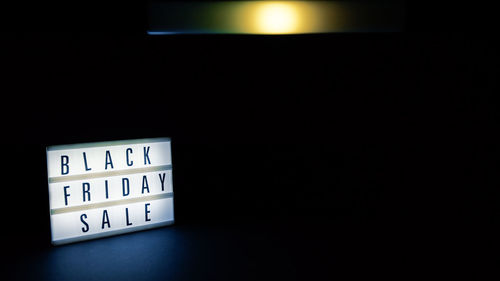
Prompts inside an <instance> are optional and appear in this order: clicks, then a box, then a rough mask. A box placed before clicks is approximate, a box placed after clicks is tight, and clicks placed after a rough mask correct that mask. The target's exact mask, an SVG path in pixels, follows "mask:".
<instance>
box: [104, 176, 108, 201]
mask: <svg viewBox="0 0 500 281" xmlns="http://www.w3.org/2000/svg"><path fill="white" fill-rule="evenodd" d="M104 187H105V188H106V199H108V198H109V196H108V180H104Z"/></svg>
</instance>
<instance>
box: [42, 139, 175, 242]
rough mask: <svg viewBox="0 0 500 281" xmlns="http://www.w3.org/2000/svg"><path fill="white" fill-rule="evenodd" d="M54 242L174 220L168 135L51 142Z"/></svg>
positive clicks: (52, 228) (49, 155) (96, 235)
mask: <svg viewBox="0 0 500 281" xmlns="http://www.w3.org/2000/svg"><path fill="white" fill-rule="evenodd" d="M47 173H48V183H49V202H50V225H51V232H52V244H54V245H60V244H66V243H71V242H77V241H82V240H88V239H94V238H100V237H105V236H110V235H116V234H122V233H127V232H132V231H138V230H144V229H149V228H153V227H159V226H164V225H169V224H172V223H173V222H174V203H173V199H174V194H173V186H172V157H171V150H170V139H169V138H155V139H140V140H128V141H113V142H98V143H84V144H74V145H58V146H50V147H47Z"/></svg>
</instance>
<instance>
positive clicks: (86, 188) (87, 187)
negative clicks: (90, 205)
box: [82, 182, 90, 202]
mask: <svg viewBox="0 0 500 281" xmlns="http://www.w3.org/2000/svg"><path fill="white" fill-rule="evenodd" d="M82 191H83V202H85V193H87V198H89V201H90V183H88V182H84V183H82Z"/></svg>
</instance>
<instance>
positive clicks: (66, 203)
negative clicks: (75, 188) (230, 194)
mask: <svg viewBox="0 0 500 281" xmlns="http://www.w3.org/2000/svg"><path fill="white" fill-rule="evenodd" d="M68 188H69V185H66V186H65V187H64V205H65V206H68V196H69V194H68V192H67V191H66V189H68Z"/></svg>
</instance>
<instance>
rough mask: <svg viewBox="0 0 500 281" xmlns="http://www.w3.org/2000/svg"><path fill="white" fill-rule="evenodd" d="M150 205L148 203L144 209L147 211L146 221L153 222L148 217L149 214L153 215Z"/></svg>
mask: <svg viewBox="0 0 500 281" xmlns="http://www.w3.org/2000/svg"><path fill="white" fill-rule="evenodd" d="M149 205H151V204H149V203H146V205H144V208H145V209H146V221H151V218H150V217H149V216H148V214H149V213H151V211H150V210H149V208H148V207H149Z"/></svg>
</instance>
